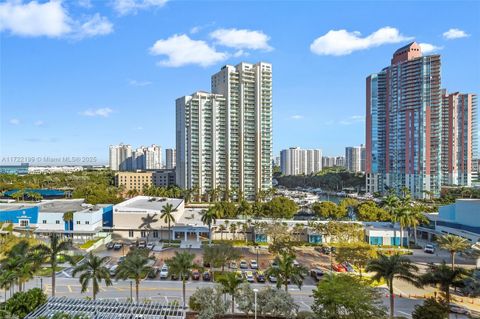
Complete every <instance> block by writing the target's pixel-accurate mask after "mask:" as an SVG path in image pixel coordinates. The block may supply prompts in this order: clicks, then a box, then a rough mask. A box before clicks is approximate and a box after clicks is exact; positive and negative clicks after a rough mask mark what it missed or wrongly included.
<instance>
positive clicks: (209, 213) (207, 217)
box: [201, 206, 219, 245]
mask: <svg viewBox="0 0 480 319" xmlns="http://www.w3.org/2000/svg"><path fill="white" fill-rule="evenodd" d="M217 218H219V216H218V211H217V210H216V208H215V206H210V208H208V209H207V210H204V211H203V212H202V218H201V221H202V222H203V223H204V224H205V225H208V244H209V245H211V244H212V223H213V224H215V223H216V222H217Z"/></svg>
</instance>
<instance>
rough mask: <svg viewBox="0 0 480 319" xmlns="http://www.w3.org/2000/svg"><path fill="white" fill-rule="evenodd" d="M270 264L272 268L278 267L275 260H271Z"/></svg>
mask: <svg viewBox="0 0 480 319" xmlns="http://www.w3.org/2000/svg"><path fill="white" fill-rule="evenodd" d="M271 265H272V268H278V263H277V261H276V260H273V261H272V264H271Z"/></svg>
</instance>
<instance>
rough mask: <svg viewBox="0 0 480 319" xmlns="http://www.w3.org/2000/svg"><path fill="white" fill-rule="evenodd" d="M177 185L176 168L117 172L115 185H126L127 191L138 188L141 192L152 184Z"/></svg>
mask: <svg viewBox="0 0 480 319" xmlns="http://www.w3.org/2000/svg"><path fill="white" fill-rule="evenodd" d="M173 185H175V170H174V169H162V170H155V171H138V172H117V173H116V174H115V186H117V187H122V186H123V187H124V190H125V191H127V192H128V191H129V190H136V191H137V192H139V193H141V192H142V191H143V190H144V189H145V188H148V187H150V186H156V187H168V186H173Z"/></svg>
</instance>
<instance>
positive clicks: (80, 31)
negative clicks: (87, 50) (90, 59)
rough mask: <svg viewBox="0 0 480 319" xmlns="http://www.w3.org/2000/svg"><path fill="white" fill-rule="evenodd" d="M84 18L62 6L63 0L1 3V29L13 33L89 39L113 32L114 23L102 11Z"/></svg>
mask: <svg viewBox="0 0 480 319" xmlns="http://www.w3.org/2000/svg"><path fill="white" fill-rule="evenodd" d="M82 20H83V21H78V20H75V19H73V18H72V17H71V16H70V15H69V13H68V11H67V9H66V8H65V7H64V6H62V1H54V0H50V1H48V2H44V3H38V2H37V1H31V2H28V3H22V2H21V1H13V2H5V3H1V4H0V31H9V32H10V33H11V34H13V35H18V36H25V37H39V36H46V37H51V38H59V37H74V38H85V37H92V36H97V35H105V34H109V33H111V32H112V31H113V25H112V23H111V22H110V21H108V19H107V18H106V17H102V16H100V14H98V13H97V14H95V15H93V16H87V17H86V18H84V19H82Z"/></svg>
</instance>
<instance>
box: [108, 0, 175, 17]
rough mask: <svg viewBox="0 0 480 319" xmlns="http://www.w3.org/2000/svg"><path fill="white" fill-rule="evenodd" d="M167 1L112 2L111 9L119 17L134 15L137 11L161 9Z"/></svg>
mask: <svg viewBox="0 0 480 319" xmlns="http://www.w3.org/2000/svg"><path fill="white" fill-rule="evenodd" d="M167 1H168V0H114V2H113V8H114V9H115V11H117V13H118V14H119V15H127V14H136V13H137V12H138V10H143V9H150V8H155V7H163V6H164V5H165V3H167Z"/></svg>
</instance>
